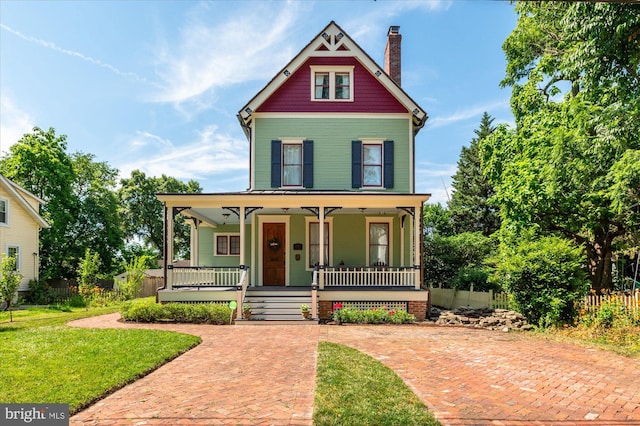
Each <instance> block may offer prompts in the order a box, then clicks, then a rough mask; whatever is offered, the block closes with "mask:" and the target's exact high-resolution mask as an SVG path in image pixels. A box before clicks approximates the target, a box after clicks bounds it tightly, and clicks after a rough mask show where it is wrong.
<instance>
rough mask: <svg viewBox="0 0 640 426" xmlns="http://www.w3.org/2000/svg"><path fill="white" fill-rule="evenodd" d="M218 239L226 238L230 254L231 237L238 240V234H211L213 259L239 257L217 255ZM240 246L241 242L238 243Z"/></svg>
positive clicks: (235, 255) (234, 255) (236, 255)
mask: <svg viewBox="0 0 640 426" xmlns="http://www.w3.org/2000/svg"><path fill="white" fill-rule="evenodd" d="M218 237H227V244H228V246H227V248H228V253H231V237H238V238H240V233H239V232H214V233H213V256H214V257H239V256H240V254H239V253H238V254H218ZM240 243H241V244H242V240H241V241H240Z"/></svg>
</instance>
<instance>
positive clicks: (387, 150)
mask: <svg viewBox="0 0 640 426" xmlns="http://www.w3.org/2000/svg"><path fill="white" fill-rule="evenodd" d="M383 155H384V187H385V188H393V141H384V147H383Z"/></svg>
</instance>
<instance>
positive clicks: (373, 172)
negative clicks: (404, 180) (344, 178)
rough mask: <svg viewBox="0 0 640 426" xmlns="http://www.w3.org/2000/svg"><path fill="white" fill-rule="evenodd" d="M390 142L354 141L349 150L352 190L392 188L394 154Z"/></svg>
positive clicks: (391, 142)
mask: <svg viewBox="0 0 640 426" xmlns="http://www.w3.org/2000/svg"><path fill="white" fill-rule="evenodd" d="M393 144H394V142H393V141H391V140H385V141H383V140H367V141H361V140H356V141H353V142H352V149H351V187H352V188H393V185H394V182H393V181H394V153H393Z"/></svg>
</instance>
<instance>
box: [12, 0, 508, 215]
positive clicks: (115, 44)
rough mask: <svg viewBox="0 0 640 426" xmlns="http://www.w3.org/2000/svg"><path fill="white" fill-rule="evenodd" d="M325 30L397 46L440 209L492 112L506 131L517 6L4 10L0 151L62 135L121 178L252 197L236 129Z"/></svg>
mask: <svg viewBox="0 0 640 426" xmlns="http://www.w3.org/2000/svg"><path fill="white" fill-rule="evenodd" d="M332 20H334V21H335V22H336V23H337V24H338V25H339V26H340V27H341V28H342V29H343V30H344V31H345V32H346V33H347V34H349V36H350V37H351V38H352V39H354V40H355V41H356V43H358V44H359V45H360V47H361V48H363V49H364V50H365V51H366V52H367V53H368V54H369V55H370V56H371V57H372V58H373V59H374V60H375V61H376V62H377V63H378V64H383V53H384V47H385V44H386V35H387V30H388V28H389V26H391V25H399V26H400V34H402V88H403V89H404V90H405V91H406V92H407V93H408V94H409V96H411V97H412V98H413V99H414V100H415V101H416V102H417V103H418V104H419V105H420V106H421V107H422V108H423V109H424V110H425V111H427V114H428V116H429V120H428V121H427V124H426V126H425V127H424V128H423V129H422V130H421V131H420V133H419V134H418V136H417V138H416V192H418V193H430V194H432V197H431V200H430V202H431V203H438V202H440V203H442V204H443V205H444V204H446V202H447V199H448V197H449V196H450V195H451V176H452V175H453V174H454V173H455V172H456V168H457V161H458V157H459V155H460V150H461V148H462V147H463V146H468V145H469V143H470V142H471V139H472V138H473V137H474V136H475V134H474V132H473V131H474V129H477V128H478V126H479V124H480V118H481V116H482V114H483V112H484V111H487V112H488V113H489V114H490V115H491V116H492V117H494V118H495V121H494V124H498V123H510V124H512V123H513V116H512V114H511V111H510V108H509V98H510V94H511V92H510V90H509V89H508V88H505V89H502V88H500V86H499V83H500V80H501V79H502V78H503V76H504V73H505V66H506V61H505V57H504V53H503V51H502V48H501V46H502V43H503V42H504V40H505V38H506V37H507V36H508V35H509V33H510V32H511V31H512V30H513V29H514V28H515V25H516V15H515V12H514V8H513V5H511V4H510V3H509V2H506V1H489V0H486V1H485V0H466V1H456V0H427V1H417V0H416V1H414V0H412V1H403V0H390V1H385V0H378V1H370V0H355V1H330V0H323V1H293V0H290V1H283V0H281V1H153V0H146V1H132V0H119V1H109V0H102V1H96V0H94V1H56V0H51V1H44V0H40V1H34V0H24V1H15V0H1V1H0V101H1V103H0V152H5V153H6V152H7V151H8V149H9V147H10V146H11V145H12V144H14V143H15V142H17V141H18V140H19V139H20V138H21V136H22V135H23V134H24V133H26V132H29V131H30V130H31V129H32V128H33V127H34V126H38V127H41V128H43V129H45V130H46V129H48V128H50V127H53V128H55V130H56V134H57V135H61V134H64V135H67V150H68V152H69V153H73V152H83V153H88V154H93V155H94V156H95V158H94V160H95V161H100V162H107V163H109V165H110V166H111V167H113V168H116V169H118V170H119V171H120V176H121V177H129V176H130V174H131V171H133V170H136V169H139V170H142V171H144V172H145V173H146V174H147V175H148V176H159V175H161V174H166V175H168V176H173V177H176V178H178V179H181V180H185V181H186V180H189V179H194V180H196V181H198V182H199V183H200V185H201V187H202V188H203V192H228V191H243V190H246V189H247V188H248V186H249V144H248V142H247V139H246V138H245V136H244V134H243V132H242V129H241V127H240V125H239V123H238V120H237V118H236V114H237V113H238V111H239V109H240V108H241V107H242V106H243V105H245V104H246V103H247V102H248V101H249V100H250V99H251V98H252V97H253V96H254V95H255V94H256V93H257V92H258V91H260V90H261V89H262V88H263V87H264V86H265V85H266V84H267V83H268V82H269V81H270V80H271V78H272V77H273V76H275V75H276V74H277V73H278V72H279V71H280V70H281V69H282V68H283V67H284V66H285V65H286V64H287V63H288V62H289V61H290V60H291V59H292V58H293V57H294V56H295V55H296V54H297V53H299V52H300V50H302V48H304V47H305V46H306V44H307V43H308V42H309V41H311V40H312V39H313V38H314V37H315V36H317V35H318V33H319V32H320V31H321V30H322V29H324V27H325V26H326V25H327V24H329V22H331V21H332Z"/></svg>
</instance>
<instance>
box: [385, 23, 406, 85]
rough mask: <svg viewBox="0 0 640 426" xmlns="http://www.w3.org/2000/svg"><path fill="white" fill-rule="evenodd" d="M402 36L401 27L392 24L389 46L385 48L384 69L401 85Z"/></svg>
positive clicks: (388, 36)
mask: <svg viewBox="0 0 640 426" xmlns="http://www.w3.org/2000/svg"><path fill="white" fill-rule="evenodd" d="M401 43H402V36H401V35H400V27H399V26H397V25H392V26H390V27H389V32H388V33H387V47H385V48H384V70H385V72H386V73H387V74H388V75H389V77H391V79H392V80H393V81H395V82H396V84H397V85H398V86H400V85H401V84H400V79H401V76H402V67H401V64H400V53H401V49H400V44H401Z"/></svg>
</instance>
